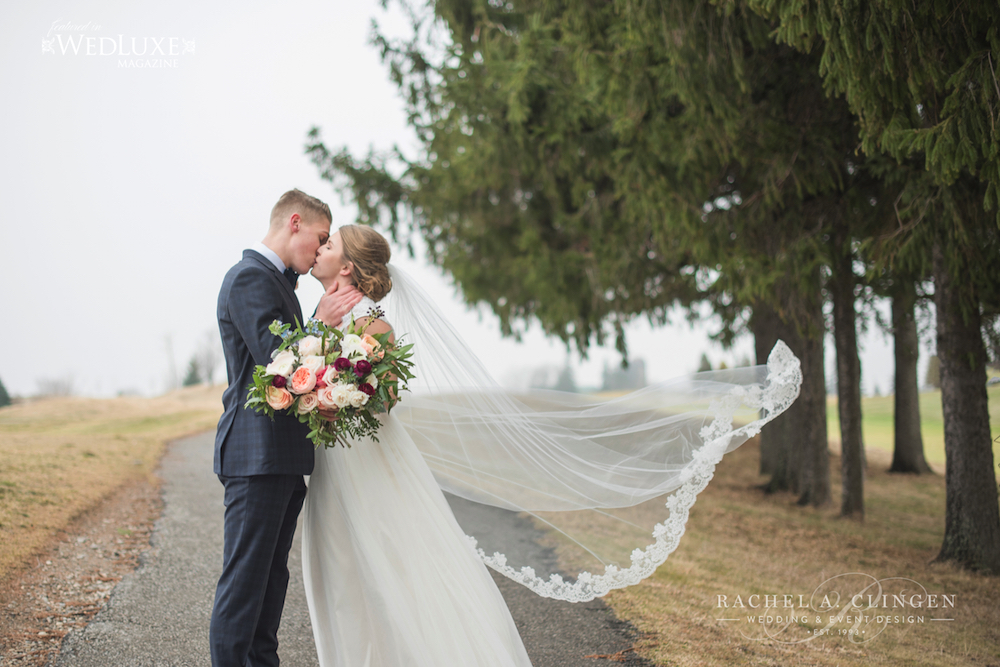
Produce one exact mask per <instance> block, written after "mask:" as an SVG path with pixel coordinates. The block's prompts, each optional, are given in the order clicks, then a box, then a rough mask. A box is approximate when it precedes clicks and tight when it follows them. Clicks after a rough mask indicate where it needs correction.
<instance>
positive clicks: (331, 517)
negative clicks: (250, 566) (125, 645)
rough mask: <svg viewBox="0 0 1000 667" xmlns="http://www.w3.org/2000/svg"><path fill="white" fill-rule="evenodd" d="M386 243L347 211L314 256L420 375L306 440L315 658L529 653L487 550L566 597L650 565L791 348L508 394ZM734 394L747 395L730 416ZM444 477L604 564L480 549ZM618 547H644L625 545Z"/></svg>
mask: <svg viewBox="0 0 1000 667" xmlns="http://www.w3.org/2000/svg"><path fill="white" fill-rule="evenodd" d="M389 258H390V249H389V245H388V243H387V242H386V240H385V239H384V238H383V237H382V236H381V235H380V234H379V233H378V232H376V231H374V230H373V229H371V228H369V227H363V226H358V225H347V226H344V227H341V228H340V229H339V230H338V231H336V232H334V233H333V234H332V235H331V237H330V239H329V242H328V243H327V244H326V245H325V246H323V247H321V248H320V250H319V253H318V257H317V260H316V264H315V266H314V267H313V270H312V274H313V276H314V277H315V278H317V279H318V280H319V281H320V282H321V283H322V284H323V287H324V288H327V289H328V288H330V287H331V286H332V285H333V284H334V283H339V285H340V286H342V287H343V286H347V285H355V286H356V287H357V288H358V289H359V290H360V291H361V292H362V294H363V295H364V298H363V299H362V301H361V302H360V303H359V304H358V305H357V306H355V307H354V309H353V310H352V311H351V313H350V314H348V316H346V317H345V320H344V324H346V323H347V322H348V321H349V319H350V317H351V316H353V317H354V318H355V320H356V321H363V322H367V316H368V315H369V313H370V312H371V309H372V308H373V307H374V306H375V304H376V303H378V304H379V306H380V307H381V308H382V310H383V311H384V317H383V318H380V319H376V320H374V321H372V322H370V323H369V327H370V328H369V332H371V333H385V332H391V333H392V335H393V336H399V337H401V338H402V339H403V340H404V342H406V343H413V344H414V348H413V349H414V362H415V364H414V372H415V374H416V375H417V379H416V380H414V381H411V383H410V389H411V391H410V392H406V393H404V394H403V396H402V400H401V402H400V403H399V404H398V405H397V406H396V407H395V408H393V411H392V413H391V414H389V415H382V416H381V417H380V421H381V422H382V426H381V428H380V430H379V431H378V442H373V441H371V440H369V439H365V440H363V441H356V442H353V443H352V444H353V446H352V447H351V448H350V449H344V448H334V449H326V450H320V451H317V453H316V454H317V455H316V466H315V470H314V472H313V474H312V476H311V477H310V478H309V491H308V494H307V495H306V501H305V510H304V515H303V524H304V532H303V541H302V562H303V573H304V578H305V586H306V598H307V601H308V604H309V612H310V615H311V619H312V625H313V634H314V636H315V639H316V649H317V652H318V655H319V661H320V664H321V665H323V666H324V667H399V666H403V665H406V666H411V665H412V666H424V665H426V666H427V667H432V666H433V667H439V666H441V665H462V666H463V667H466V666H482V667H487V666H497V667H501V666H504V667H519V666H528V665H530V664H531V663H530V661H529V659H528V655H527V653H526V651H525V649H524V645H523V643H522V642H521V638H520V636H519V635H518V632H517V629H516V627H515V625H514V622H513V620H512V618H511V615H510V612H509V611H508V609H507V607H506V604H505V602H504V599H503V597H502V596H501V595H500V592H499V590H498V589H497V587H496V585H495V584H494V582H493V580H492V578H491V577H490V575H489V572H488V571H487V568H486V565H489V566H490V567H492V568H494V569H495V570H497V571H498V572H500V573H502V574H504V575H506V576H508V577H510V578H512V579H514V580H515V581H518V582H519V583H521V584H523V585H525V586H527V587H529V588H531V589H532V590H534V591H535V592H536V593H538V594H540V595H545V596H548V597H554V598H559V599H564V600H569V601H582V600H589V599H592V598H593V597H595V596H599V595H603V594H604V593H606V592H607V591H609V590H611V589H613V588H620V587H623V586H627V585H631V584H633V583H636V582H638V581H640V580H641V579H642V578H644V577H646V576H649V575H650V574H652V572H653V571H654V570H655V569H656V567H657V566H659V565H660V564H661V563H662V562H663V561H664V560H665V559H666V557H667V556H668V555H669V553H670V552H672V551H673V550H674V549H675V548H676V546H677V542H678V540H679V539H680V536H681V535H682V534H683V531H684V524H685V523H686V520H687V514H688V509H689V508H690V507H691V505H692V504H693V503H694V500H695V497H696V496H697V494H698V492H700V491H701V489H703V488H704V487H705V485H706V484H707V483H708V481H709V479H711V476H712V471H713V470H714V466H715V464H716V463H717V462H718V460H720V459H721V457H722V455H723V454H724V453H726V452H727V451H731V450H733V449H735V448H736V447H737V446H739V445H740V444H741V443H742V442H744V441H745V440H746V439H748V438H749V437H752V436H753V435H755V434H756V433H757V432H759V430H760V427H761V425H763V424H764V423H765V422H767V421H769V420H770V419H772V418H773V417H774V416H776V415H777V414H779V413H780V412H781V411H783V410H784V409H786V408H787V407H788V405H790V404H791V402H792V401H793V400H794V399H795V397H796V396H797V394H798V387H799V384H800V382H801V373H800V371H799V367H798V360H797V359H795V357H794V356H792V355H791V353H790V352H789V351H788V348H787V347H785V346H784V344H783V343H779V344H778V346H776V348H775V351H774V352H773V353H772V355H771V358H770V359H769V363H768V367H767V368H764V367H756V368H752V369H736V370H733V371H728V372H717V373H709V374H699V375H697V376H694V377H692V378H683V379H681V380H678V381H675V382H673V383H663V384H660V385H654V386H652V387H648V388H646V389H643V390H640V391H636V392H632V393H630V394H628V395H626V396H623V397H620V398H616V399H612V400H604V401H598V400H592V399H589V398H587V397H584V396H579V395H575V394H563V393H560V392H545V393H537V394H535V395H533V396H531V397H525V396H518V395H515V394H513V393H512V392H509V391H506V390H504V389H502V388H501V387H499V386H498V385H496V383H494V382H493V381H492V380H491V379H490V378H489V374H488V373H487V372H486V370H485V368H484V367H483V366H482V364H481V363H480V362H479V360H478V359H476V357H475V355H474V354H473V353H472V352H471V351H469V349H468V348H467V346H465V344H464V343H463V342H462V340H461V338H460V337H459V336H458V335H457V334H456V333H455V332H454V331H452V330H451V329H450V328H449V326H448V323H447V322H445V321H444V320H443V319H441V316H440V314H439V312H438V311H437V309H436V307H435V305H434V304H433V302H432V301H431V300H430V298H429V297H428V296H427V295H426V294H425V293H424V292H423V290H422V289H421V288H420V287H419V285H417V284H416V283H415V282H414V281H413V280H412V279H410V278H409V277H408V276H406V274H404V273H403V272H401V271H399V270H398V269H396V268H395V267H393V266H390V265H389ZM765 376H766V377H765ZM764 380H766V382H764V383H762V381H764ZM741 408H742V409H744V410H749V411H751V412H749V413H745V414H744V416H745V417H746V419H745V421H746V423H745V424H743V425H742V426H734V419H737V420H738V418H739V415H738V411H739V410H740V409H741ZM747 415H749V416H747ZM442 489H443V490H445V491H448V492H449V493H452V494H455V495H457V496H459V497H462V498H465V499H467V500H470V501H474V502H478V503H483V504H487V505H491V506H494V507H500V508H503V509H506V510H512V511H515V512H524V513H527V514H528V515H530V516H532V517H533V520H535V521H536V523H537V522H540V523H542V524H545V525H547V526H549V527H550V528H551V529H552V530H551V531H550V532H551V533H552V534H554V535H557V537H558V540H557V544H556V548H557V553H558V554H559V556H560V558H561V559H562V560H561V563H563V564H567V563H568V564H572V565H577V564H582V563H584V562H585V560H586V559H590V560H591V562H592V563H594V564H595V565H596V566H597V567H598V568H599V567H601V566H603V567H604V572H603V573H602V574H592V573H590V572H588V571H580V572H579V574H577V575H576V577H575V580H565V579H563V576H562V575H561V574H560V573H551V574H550V575H549V576H539V574H538V573H536V571H535V569H534V568H532V567H530V566H527V565H524V564H523V563H515V564H508V562H507V558H508V555H507V554H505V553H501V552H499V551H498V552H495V553H493V554H492V555H487V554H486V552H485V551H484V549H481V548H479V549H477V548H476V541H475V539H471V538H469V537H467V536H466V535H465V533H464V531H463V530H462V528H461V527H460V525H459V523H458V521H457V520H456V518H455V516H454V515H453V513H452V511H451V508H450V507H449V505H448V502H447V501H446V500H445V496H444V494H443V493H442ZM668 494H669V495H668ZM665 496H666V502H665V506H666V509H668V510H669V514H668V516H667V518H666V519H665V520H664V521H663V522H662V523H656V524H655V525H643V519H641V518H639V517H640V516H645V514H642V513H640V514H636V513H635V511H634V510H635V508H636V507H637V506H640V505H642V504H643V503H647V506H648V505H649V504H653V505H655V506H657V507H659V508H660V510H661V511H662V510H663V508H664V504H663V502H662V501H663V499H664V497H665ZM654 501H655V502H654ZM629 512H632V513H631V514H630V513H629ZM647 514H648V513H647ZM581 517H582V518H581ZM597 525H600V526H602V527H603V529H604V534H603V536H600V537H598V538H595V537H594V536H593V535H592V534H590V533H591V532H592V531H589V530H588V529H589V528H590V527H592V526H597ZM609 535H610V536H611V537H608V536H609ZM499 546H501V547H503V546H505V545H499ZM507 546H509V545H507ZM631 547H641V548H635V549H634V550H632V551H631V553H630V554H629V551H628V550H629V549H630V548H631ZM623 550H624V551H623ZM623 553H624V554H628V555H624V556H623V555H622V554H623ZM574 554H576V555H580V556H582V557H583V558H581V559H577V558H576V557H575V556H574ZM626 558H629V559H630V564H629V565H627V566H623V565H621V564H620V563H623V562H624V560H625V559H626ZM515 565H524V566H523V567H520V569H517V568H516V567H515ZM543 574H545V573H543Z"/></svg>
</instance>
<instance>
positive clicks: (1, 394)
mask: <svg viewBox="0 0 1000 667" xmlns="http://www.w3.org/2000/svg"><path fill="white" fill-rule="evenodd" d="M10 402H11V401H10V394H8V393H7V388H6V387H4V386H3V380H0V408H4V407H7V406H8V405H10Z"/></svg>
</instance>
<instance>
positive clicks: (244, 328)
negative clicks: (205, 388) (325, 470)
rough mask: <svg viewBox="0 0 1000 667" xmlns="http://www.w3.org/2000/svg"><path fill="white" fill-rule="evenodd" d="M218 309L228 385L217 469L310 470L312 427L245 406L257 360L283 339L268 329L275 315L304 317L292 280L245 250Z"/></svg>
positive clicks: (290, 319)
mask: <svg viewBox="0 0 1000 667" xmlns="http://www.w3.org/2000/svg"><path fill="white" fill-rule="evenodd" d="M217 315H218V319H219V332H220V333H221V334H222V348H223V351H224V352H225V355H226V373H227V375H228V378H229V387H228V388H227V389H226V391H225V393H223V394H222V404H223V408H224V411H223V413H222V417H221V418H220V419H219V426H218V430H217V431H216V434H215V464H214V469H215V473H216V474H217V475H226V476H230V477H240V476H247V475H309V474H312V470H313V462H314V460H315V459H314V451H315V450H314V448H313V444H312V442H310V441H309V440H308V438H307V437H306V436H307V434H308V433H309V428H308V426H306V425H305V424H302V423H300V422H299V421H298V420H297V419H295V418H294V417H290V416H287V415H284V414H276V415H275V416H274V421H272V420H271V418H270V417H268V416H266V415H264V414H261V413H257V412H254V411H253V410H252V409H244V407H243V405H244V403H246V400H247V388H248V387H249V386H250V382H251V379H252V377H253V370H254V366H256V365H257V364H261V365H267V364H268V363H270V361H271V352H272V351H273V350H275V349H276V348H277V347H278V345H280V344H281V339H280V338H278V337H277V336H275V335H273V334H272V333H271V332H270V331H268V329H267V328H268V327H269V326H270V325H271V322H273V321H274V320H281V321H283V322H286V323H294V321H295V319H294V318H298V320H299V322H301V321H302V311H301V309H300V307H299V300H298V299H297V298H295V292H294V291H293V290H292V286H291V285H289V284H288V280H286V279H285V277H284V276H283V275H282V274H281V273H280V272H279V271H278V269H277V268H276V267H275V266H274V265H273V264H272V263H271V262H269V261H268V260H267V259H265V258H264V257H263V256H262V255H261V254H260V253H257V252H254V251H253V250H246V251H244V253H243V260H242V261H241V262H239V263H238V264H237V265H236V266H234V267H233V268H231V269H230V270H229V273H227V274H226V278H225V280H223V281H222V289H221V290H220V291H219V304H218V310H217Z"/></svg>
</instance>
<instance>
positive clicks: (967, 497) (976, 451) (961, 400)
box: [933, 244, 1000, 574]
mask: <svg viewBox="0 0 1000 667" xmlns="http://www.w3.org/2000/svg"><path fill="white" fill-rule="evenodd" d="M933 257H934V303H935V306H936V309H937V354H938V357H939V358H940V360H941V409H942V412H943V414H944V451H945V459H946V463H945V494H946V500H945V527H944V541H943V543H942V545H941V553H939V554H938V556H937V560H939V561H946V560H954V561H957V562H958V563H959V564H961V565H962V566H963V567H966V568H968V569H972V570H987V571H990V572H992V573H994V574H1000V510H998V508H997V483H996V476H995V473H994V470H995V469H994V467H993V448H992V442H991V440H990V415H989V409H988V404H987V395H986V349H985V346H984V345H983V337H982V332H981V330H980V325H981V319H982V318H981V316H980V313H979V304H978V299H975V300H973V301H972V306H971V307H966V308H963V307H962V305H963V304H962V302H961V299H962V297H963V295H965V296H966V298H968V296H967V295H968V292H969V291H970V290H972V289H973V288H972V285H973V281H972V280H971V279H970V276H969V275H968V268H967V267H966V266H964V263H962V262H961V258H960V257H959V258H957V259H956V260H955V261H954V262H953V264H962V265H961V266H960V267H954V266H952V267H949V266H948V262H947V261H946V258H945V256H944V251H943V249H942V248H941V247H940V245H939V244H937V245H935V246H934V251H933ZM949 268H952V269H955V268H957V270H955V271H954V273H950V272H949ZM967 303H968V302H967Z"/></svg>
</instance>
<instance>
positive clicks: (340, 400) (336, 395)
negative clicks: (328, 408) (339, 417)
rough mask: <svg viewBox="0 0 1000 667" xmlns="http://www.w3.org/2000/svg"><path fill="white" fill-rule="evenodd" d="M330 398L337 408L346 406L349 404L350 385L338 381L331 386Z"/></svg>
mask: <svg viewBox="0 0 1000 667" xmlns="http://www.w3.org/2000/svg"><path fill="white" fill-rule="evenodd" d="M331 398H333V402H334V403H335V404H336V405H337V407H338V408H346V407H347V406H349V405H350V404H351V387H350V386H348V385H346V384H344V383H342V382H338V383H337V384H336V385H334V387H333V392H332V394H331Z"/></svg>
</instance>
